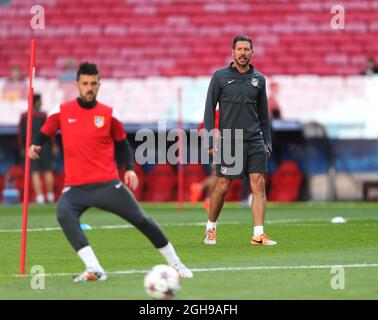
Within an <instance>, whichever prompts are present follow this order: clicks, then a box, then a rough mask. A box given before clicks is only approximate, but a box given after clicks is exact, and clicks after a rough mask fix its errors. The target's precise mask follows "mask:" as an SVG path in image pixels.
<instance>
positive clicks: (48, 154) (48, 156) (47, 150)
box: [30, 143, 54, 172]
mask: <svg viewBox="0 0 378 320" xmlns="http://www.w3.org/2000/svg"><path fill="white" fill-rule="evenodd" d="M53 158H54V157H53V152H52V146H51V143H46V144H45V145H44V146H43V147H42V150H41V153H40V154H39V159H37V160H30V172H36V171H49V170H52V167H53Z"/></svg>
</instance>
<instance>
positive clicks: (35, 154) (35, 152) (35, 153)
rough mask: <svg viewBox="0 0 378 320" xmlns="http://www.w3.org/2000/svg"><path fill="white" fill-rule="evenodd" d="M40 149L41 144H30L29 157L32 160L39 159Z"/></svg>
mask: <svg viewBox="0 0 378 320" xmlns="http://www.w3.org/2000/svg"><path fill="white" fill-rule="evenodd" d="M41 149H42V147H41V146H36V145H34V144H32V145H31V146H30V147H29V150H28V155H29V158H30V159H33V160H36V159H39V153H40V152H41Z"/></svg>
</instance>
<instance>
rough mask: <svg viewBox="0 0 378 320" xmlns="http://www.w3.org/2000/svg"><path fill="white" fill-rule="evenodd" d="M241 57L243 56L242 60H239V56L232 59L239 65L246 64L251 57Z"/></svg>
mask: <svg viewBox="0 0 378 320" xmlns="http://www.w3.org/2000/svg"><path fill="white" fill-rule="evenodd" d="M243 58H244V60H243V61H240V59H241V57H239V58H238V59H234V61H235V63H236V64H237V65H238V66H240V67H245V66H248V65H249V62H250V61H251V58H249V59H248V58H247V57H243Z"/></svg>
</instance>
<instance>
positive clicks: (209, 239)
mask: <svg viewBox="0 0 378 320" xmlns="http://www.w3.org/2000/svg"><path fill="white" fill-rule="evenodd" d="M203 243H204V244H216V243H217V230H216V229H214V228H213V229H207V230H206V233H205V239H204V240H203Z"/></svg>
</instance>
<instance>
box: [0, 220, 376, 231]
mask: <svg viewBox="0 0 378 320" xmlns="http://www.w3.org/2000/svg"><path fill="white" fill-rule="evenodd" d="M364 220H377V219H374V218H347V222H348V221H364ZM305 222H323V223H324V226H326V225H333V224H330V219H324V218H323V219H322V218H317V219H277V220H266V221H265V224H282V225H285V224H298V223H305ZM245 223H249V222H248V221H220V222H219V225H225V224H228V225H230V224H235V225H238V224H245ZM205 225H206V222H177V223H160V226H162V227H202V226H205ZM302 226H305V225H302ZM308 226H309V227H311V226H316V225H314V224H309V225H308ZM128 228H134V226H132V225H130V224H116V225H105V226H93V227H92V229H93V230H95V229H128ZM60 230H62V229H61V228H60V227H46V228H30V229H28V230H27V231H28V232H46V231H60ZM21 231H22V229H0V233H12V232H21Z"/></svg>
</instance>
